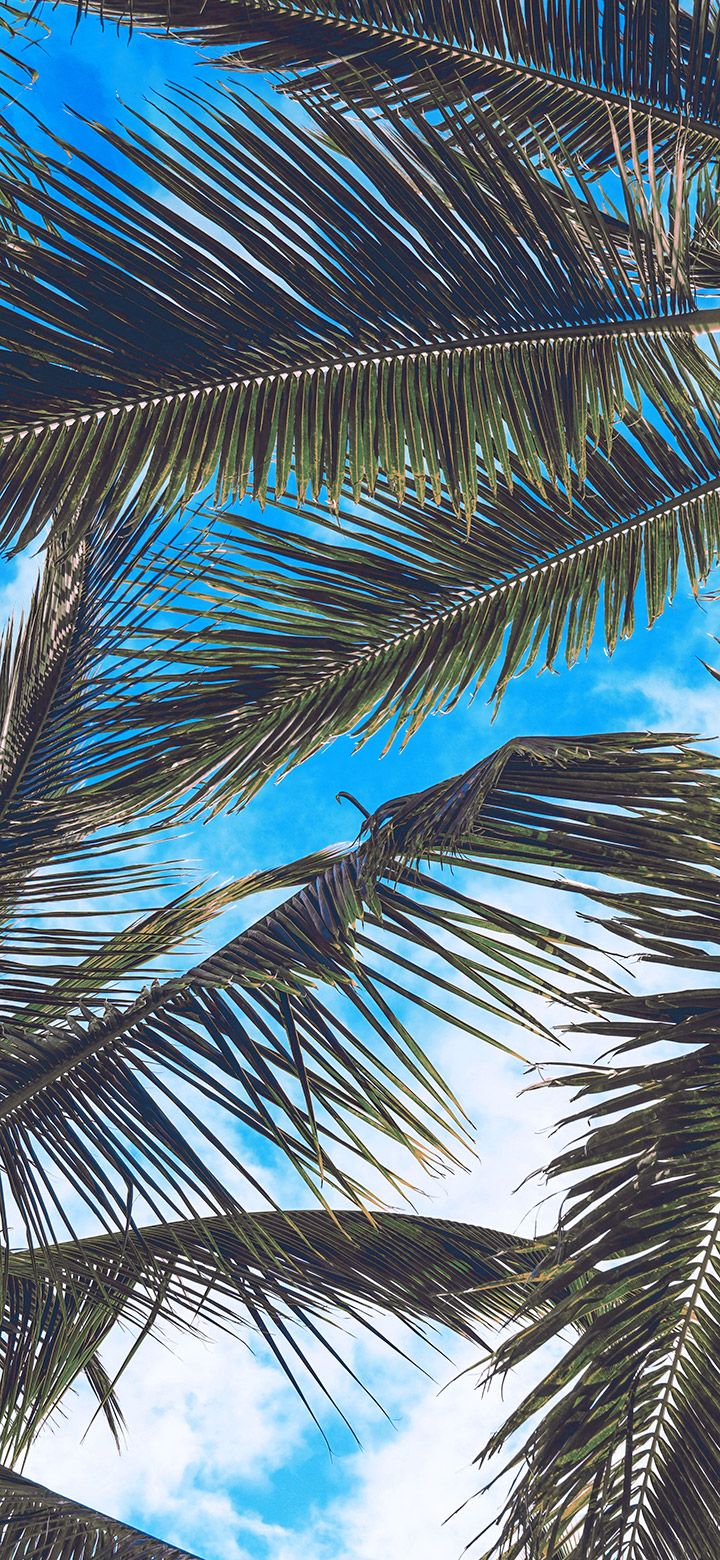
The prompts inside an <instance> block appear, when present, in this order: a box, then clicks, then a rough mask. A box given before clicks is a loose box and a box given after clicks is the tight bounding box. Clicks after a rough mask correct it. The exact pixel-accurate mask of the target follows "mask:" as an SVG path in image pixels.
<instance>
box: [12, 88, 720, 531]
mask: <svg viewBox="0 0 720 1560" xmlns="http://www.w3.org/2000/svg"><path fill="white" fill-rule="evenodd" d="M224 101H225V100H224ZM472 112H475V117H476V121H477V122H476V125H475V131H474V132H473V133H471V130H470V127H469V125H468V124H467V122H466V119H467V116H465V118H464V119H463V122H462V123H461V122H460V121H459V120H457V119H456V125H455V128H456V131H457V137H458V139H459V140H460V141H461V142H462V151H458V150H455V149H453V148H452V147H449V146H448V145H447V143H446V142H445V140H444V139H443V136H442V133H441V131H440V129H439V128H437V127H434V126H432V125H431V124H430V123H428V122H425V121H422V120H421V121H418V122H417V123H414V124H409V123H406V122H405V121H403V120H400V119H395V120H393V121H390V122H388V123H387V124H385V123H384V122H383V123H382V124H378V123H374V124H371V123H370V121H369V120H368V121H360V122H355V121H353V122H350V121H349V120H348V119H347V118H346V117H344V116H342V115H339V114H338V115H335V116H334V117H333V119H332V135H333V140H334V142H335V143H336V148H335V149H334V150H332V151H329V150H327V149H326V148H325V147H324V146H320V145H319V144H318V142H317V141H316V139H315V138H314V137H313V135H312V134H311V133H310V132H309V131H306V130H303V129H301V128H299V127H298V126H297V125H294V124H292V123H291V122H290V121H289V120H286V119H284V118H283V116H282V115H280V114H279V113H276V112H275V111H274V110H272V109H263V110H260V109H259V108H255V107H254V106H252V105H250V104H246V105H245V106H244V108H243V109H241V107H240V105H239V103H237V102H232V103H231V106H227V107H226V106H223V107H221V106H219V105H218V104H214V103H206V104H205V105H204V109H203V112H202V113H201V112H200V109H199V107H198V106H197V105H194V104H193V102H192V100H190V102H189V103H188V102H187V100H185V101H182V100H179V99H177V98H176V99H174V100H172V101H171V103H170V105H169V107H168V110H167V117H166V118H165V120H164V125H163V128H161V129H160V130H157V131H156V132H155V138H154V142H153V141H151V140H150V139H149V136H148V133H147V126H146V124H145V123H144V121H143V120H142V119H137V118H136V119H135V121H134V123H133V126H132V128H131V130H130V132H129V133H128V135H127V136H126V137H125V138H124V139H123V138H120V137H119V136H118V135H116V134H115V133H111V132H110V131H105V132H104V137H105V141H99V143H98V155H99V157H100V158H102V156H103V154H104V147H105V142H108V143H110V144H111V145H112V147H113V148H114V151H115V153H121V154H122V156H123V157H124V158H125V159H126V164H125V165H126V168H127V178H126V179H123V178H121V176H120V175H119V174H117V175H115V174H113V173H106V174H103V172H102V170H101V166H100V163H99V162H98V163H93V162H92V160H91V159H90V158H89V157H88V156H87V155H86V154H83V155H81V154H79V153H77V154H75V156H74V159H73V161H72V162H71V163H70V164H69V165H68V163H67V160H66V159H65V158H63V160H62V161H60V160H54V159H52V158H47V159H46V162H47V171H46V173H45V175H44V179H43V188H42V189H41V188H33V187H28V189H27V190H26V191H24V192H23V191H21V190H20V189H19V188H18V187H17V186H15V185H12V186H11V193H12V195H13V198H17V199H20V197H21V195H22V199H23V203H24V210H25V225H26V230H27V234H28V244H27V253H26V256H25V260H24V263H23V266H22V267H19V268H18V269H17V271H16V272H14V273H13V274H12V276H11V277H10V278H9V279H8V287H7V291H6V293H5V296H4V300H3V306H2V309H1V310H0V338H1V339H2V342H3V343H4V347H5V356H4V359H3V361H2V363H0V369H1V372H0V406H1V407H2V413H1V416H0V421H1V423H2V430H3V431H2V443H1V445H0V536H1V537H2V540H3V544H4V545H8V544H9V543H10V542H12V541H13V540H15V541H24V540H27V538H28V537H29V536H30V535H32V534H33V533H34V532H35V531H36V530H37V529H38V528H39V527H40V526H41V525H42V524H44V523H45V521H46V520H47V519H48V518H50V517H51V516H52V515H56V517H57V518H58V520H59V521H62V522H63V523H67V524H68V525H69V524H71V523H73V522H75V523H76V511H77V509H78V506H79V505H81V506H82V510H83V512H84V513H87V514H90V513H93V512H94V510H95V509H96V507H97V506H98V505H99V503H100V501H101V500H102V503H103V504H104V506H105V508H106V512H107V513H108V515H110V516H111V514H112V513H113V512H116V511H117V510H118V509H119V508H120V507H121V506H122V505H123V504H124V503H125V502H126V500H127V498H128V495H129V494H130V493H131V492H133V493H135V494H136V505H137V509H138V513H139V515H140V516H142V515H144V514H148V513H153V512H154V510H155V509H156V508H157V506H158V505H159V504H161V503H162V504H163V505H165V506H166V508H167V507H169V506H171V505H173V504H174V503H175V502H176V501H183V502H184V501H187V500H188V499H190V498H191V497H192V496H193V494H195V493H197V492H198V491H200V490H201V489H202V488H203V486H204V485H205V484H207V483H208V482H210V481H215V483H216V491H217V495H218V496H219V497H221V498H225V497H227V496H230V495H232V496H238V495H242V494H243V493H244V492H245V491H247V490H251V491H252V492H253V493H254V494H255V495H256V497H259V498H261V499H262V498H264V496H265V495H266V494H267V493H268V492H274V493H275V494H282V493H283V492H284V491H285V490H286V489H287V488H288V484H289V483H290V481H291V474H292V480H293V484H294V486H295V488H296V490H297V492H298V494H299V495H300V497H302V496H304V495H305V493H306V491H307V490H308V489H309V490H310V491H311V492H312V494H313V495H314V496H316V497H318V496H320V495H321V494H322V495H323V496H324V497H327V499H328V500H329V501H330V502H331V503H334V502H336V501H337V498H338V497H339V494H340V491H341V489H342V485H343V482H344V480H345V479H346V477H347V479H348V480H349V482H350V486H351V489H352V491H353V493H354V494H355V495H356V496H357V495H359V493H360V492H361V491H362V490H363V489H365V490H369V491H372V489H373V488H374V486H375V482H376V480H377V474H378V471H382V472H384V473H385V475H386V476H387V478H388V480H389V482H390V484H391V486H392V488H393V490H394V491H395V492H396V493H397V494H398V496H399V497H402V496H403V494H404V492H405V484H406V477H405V471H406V464H407V463H408V462H409V466H410V469H411V471H412V473H413V481H414V484H415V488H416V491H417V492H418V494H419V495H420V496H421V497H422V495H423V494H424V492H425V489H426V486H429V488H430V490H431V492H433V494H434V495H435V496H436V497H439V494H440V489H441V478H442V477H444V478H445V481H446V483H447V486H448V490H449V492H450V495H451V498H452V501H453V503H454V504H455V505H456V506H458V507H463V508H465V510H466V512H467V514H468V516H471V515H472V513H473V511H474V508H475V504H476V498H477V491H478V487H477V460H478V452H479V453H480V456H481V458H482V459H483V460H484V462H485V464H486V469H487V473H488V477H489V480H490V481H491V483H492V481H493V480H494V477H495V474H496V466H499V468H500V469H501V470H503V471H504V472H505V473H506V475H508V476H509V474H510V459H511V456H510V451H511V449H512V450H513V451H514V453H515V455H516V457H517V460H518V462H519V465H520V467H521V469H522V471H523V472H524V473H525V475H526V476H527V477H528V479H529V480H530V481H531V482H533V483H534V484H535V485H540V486H544V485H545V483H546V480H547V479H548V475H549V476H550V477H551V478H556V477H559V478H561V479H562V480H563V481H564V482H565V483H572V482H573V481H574V480H576V478H575V475H574V471H575V468H576V470H577V476H578V477H579V479H580V480H582V475H583V471H584V464H585V458H586V439H587V435H588V433H590V434H591V435H592V437H593V439H596V440H597V439H600V438H602V440H603V441H604V442H606V443H609V441H610V439H611V436H612V430H613V425H614V423H615V421H616V419H617V417H618V416H619V415H620V414H621V413H622V412H623V410H624V409H625V408H626V406H627V404H628V398H630V401H633V399H634V398H636V397H638V396H640V395H641V394H642V395H643V396H645V397H648V398H649V399H650V401H651V402H652V404H653V405H655V406H659V407H661V408H662V407H664V406H670V407H684V408H685V411H686V413H687V415H688V416H690V415H691V408H692V406H693V405H694V404H695V403H696V402H697V403H699V404H702V401H703V398H704V397H705V396H706V395H707V396H709V397H710V398H711V399H714V398H715V397H716V395H717V376H716V373H715V369H714V366H713V362H714V360H711V359H710V358H709V357H708V356H706V355H705V354H704V353H703V352H702V351H701V349H700V347H699V346H698V344H697V342H696V341H695V337H696V336H697V335H698V333H702V332H703V331H707V330H714V329H715V328H716V325H717V321H718V318H719V317H720V316H718V312H717V310H716V309H714V307H712V306H711V307H709V308H708V309H701V310H698V309H697V308H696V307H695V303H696V300H695V298H694V295H693V293H692V290H691V288H690V285H689V281H688V277H687V268H686V264H685V252H686V248H687V245H688V242H689V234H690V208H689V206H688V204H687V198H688V197H687V192H686V191H685V188H684V181H683V175H682V163H681V161H679V162H678V165H677V168H676V170H675V174H674V176H673V178H672V180H671V181H670V183H669V184H668V185H667V187H666V188H665V189H664V193H663V192H662V191H661V189H660V186H659V185H658V183H657V181H656V182H655V184H654V185H653V186H652V188H651V187H650V186H648V188H647V189H646V190H642V189H641V187H640V186H638V185H637V184H633V183H632V182H631V181H630V180H626V183H625V190H626V198H627V202H628V225H627V235H629V237H626V239H625V240H623V242H622V243H616V242H615V240H614V237H613V228H612V225H611V224H608V223H607V222H606V221H605V219H604V216H603V213H602V211H601V210H600V209H599V208H595V206H594V204H593V199H592V195H591V193H590V191H589V190H586V192H585V199H584V200H580V198H579V197H578V195H577V194H576V193H575V192H574V190H573V188H572V187H571V185H570V184H569V183H568V182H567V180H566V178H565V176H564V175H563V174H561V173H560V172H558V174H557V179H556V180H555V182H553V181H551V180H550V179H548V178H541V177H540V176H539V174H538V173H537V171H536V170H535V169H534V168H533V166H532V165H531V163H530V161H529V160H528V159H527V158H526V157H525V156H524V154H523V153H522V152H521V151H520V149H519V148H518V147H517V145H516V144H515V143H512V142H511V141H510V140H509V139H508V138H507V136H506V135H504V134H502V133H500V132H499V131H498V130H497V129H496V128H495V127H494V126H493V125H492V124H491V123H490V121H489V119H487V118H486V117H484V116H483V115H482V114H480V112H479V111H477V112H476V111H472ZM322 123H323V124H326V123H327V121H326V118H325V116H323V117H322ZM478 136H479V137H480V140H481V143H482V144H480V143H479V141H478ZM350 164H352V165H353V166H352V167H351V166H350ZM146 178H150V179H152V180H153V181H155V182H156V183H157V185H158V186H159V192H160V193H159V194H158V193H153V194H145V193H144V192H143V190H142V188H141V187H139V182H138V181H139V180H140V179H143V180H144V179H146ZM133 181H134V182H133ZM50 219H51V220H52V225H53V226H52V232H51V233H48V232H46V231H45V226H44V224H45V222H46V220H50ZM30 238H32V239H33V240H36V241H35V242H33V243H30V241H29V240H30ZM627 243H630V246H631V248H632V251H633V253H632V257H631V259H628V258H627ZM478 257H481V263H480V264H478ZM711 303H712V300H711ZM3 376H4V377H3ZM10 383H12V395H10ZM139 474H142V481H141V485H140V491H139V493H138V492H137V486H138V480H137V479H138V476H139Z"/></svg>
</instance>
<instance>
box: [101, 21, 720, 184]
mask: <svg viewBox="0 0 720 1560" xmlns="http://www.w3.org/2000/svg"><path fill="white" fill-rule="evenodd" d="M72 4H73V5H76V0H72ZM79 8H80V10H81V11H85V12H93V11H100V10H102V13H103V15H104V16H106V17H112V19H113V20H114V21H120V22H127V23H129V24H130V25H132V26H135V27H138V28H142V29H144V30H147V31H150V32H153V33H156V34H161V33H163V32H165V33H169V34H170V35H171V36H172V37H174V38H179V39H181V40H184V41H186V42H188V43H192V44H196V45H200V46H202V47H204V48H208V49H218V48H222V49H225V50H231V51H232V52H231V53H230V54H229V55H228V54H226V55H225V57H224V58H222V59H221V60H220V61H215V62H214V63H216V64H218V63H219V64H220V65H221V66H222V67H223V68H224V69H226V70H228V69H233V68H235V69H243V68H245V69H250V70H262V71H273V72H280V73H282V74H283V75H285V76H287V75H288V73H289V74H290V76H291V81H290V83H289V90H293V91H297V92H299V93H302V94H305V95H307V94H309V93H317V94H319V95H323V96H327V95H338V96H339V97H340V98H341V99H342V98H343V97H345V98H347V100H348V101H350V102H351V103H353V104H357V102H358V101H362V100H363V98H364V99H365V100H367V98H368V95H369V94H368V90H367V89H368V84H369V85H370V90H371V92H373V91H377V89H378V85H380V87H381V88H382V86H383V85H384V84H387V83H391V84H392V85H391V86H390V87H388V86H387V85H386V86H385V93H386V97H387V99H389V101H391V102H392V101H398V99H400V100H404V101H411V102H414V103H418V102H419V103H421V104H425V103H426V102H428V101H429V105H430V106H432V105H433V102H434V94H435V91H436V85H435V84H436V83H438V82H439V83H441V84H442V85H443V86H444V87H445V90H446V91H447V93H448V96H449V99H450V100H451V101H458V100H459V99H460V100H462V99H466V98H467V99H471V98H475V99H476V100H479V101H480V102H482V103H483V104H487V105H489V106H491V107H493V108H495V109H496V110H497V111H498V112H499V113H500V114H501V115H502V117H503V118H504V119H505V120H506V121H507V123H508V124H510V125H511V126H512V129H513V130H514V132H515V134H516V135H518V136H519V137H520V138H524V137H526V136H528V135H529V134H531V133H532V130H533V128H535V127H537V126H538V125H542V126H543V131H544V132H545V131H546V128H547V125H548V124H552V125H553V126H555V128H556V130H557V131H558V132H559V134H560V135H561V136H562V138H563V139H564V141H565V142H566V144H567V145H568V147H569V148H571V149H572V150H573V153H574V154H575V155H576V156H579V157H581V158H583V159H584V160H586V161H587V162H588V163H590V164H591V165H592V166H594V167H596V168H597V167H598V166H600V167H602V166H603V165H607V163H608V162H611V161H612V158H613V143H612V137H611V134H610V131H609V128H608V117H609V116H608V110H616V111H617V110H620V114H621V116H622V117H623V118H624V119H625V121H627V110H628V107H632V110H633V114H634V116H635V119H636V124H637V127H638V131H639V134H640V135H641V136H642V137H646V135H647V129H648V125H649V124H650V123H652V126H653V132H654V134H655V136H656V137H657V138H658V142H659V143H660V144H662V143H668V144H672V143H673V142H674V139H675V137H676V135H677V133H678V131H679V130H682V131H683V132H685V133H686V134H687V136H688V144H689V150H690V152H691V155H694V156H697V157H698V158H700V159H708V158H715V157H717V155H718V147H719V146H720V99H719V98H718V88H717V64H718V59H719V58H720V37H719V35H718V28H717V19H716V14H715V10H714V8H713V7H712V5H710V4H709V3H707V0H703V3H701V4H699V5H697V6H695V7H694V9H693V13H692V16H689V15H688V14H687V12H686V11H685V10H683V9H682V7H681V5H680V4H679V3H678V0H651V3H649V4H647V3H643V0H611V3H610V4H606V5H603V6H602V7H600V6H598V5H597V4H595V3H594V0H579V3H577V4H574V5H570V4H568V3H562V4H560V5H556V4H549V3H548V0H522V3H520V4H514V5H509V4H506V3H504V0H503V3H501V4H498V3H497V0H480V3H471V0H445V3H444V4H443V5H442V6H438V5H435V4H434V3H432V0H413V3H412V4H410V5H406V6H402V7H399V6H398V5H396V4H395V3H394V0H205V3H202V4H201V3H199V0H132V4H131V3H130V0H80V7H79ZM430 73H432V77H433V86H432V88H431V90H430V94H429V99H427V98H426V96H425V93H426V86H427V77H428V75H429V74H430ZM293 78H294V79H293Z"/></svg>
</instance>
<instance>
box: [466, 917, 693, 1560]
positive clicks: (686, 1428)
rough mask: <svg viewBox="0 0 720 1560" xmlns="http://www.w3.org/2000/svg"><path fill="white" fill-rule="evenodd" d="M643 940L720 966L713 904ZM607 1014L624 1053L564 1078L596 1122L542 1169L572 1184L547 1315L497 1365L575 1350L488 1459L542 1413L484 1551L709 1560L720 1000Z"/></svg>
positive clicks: (510, 1558) (547, 1281) (646, 1002)
mask: <svg viewBox="0 0 720 1560" xmlns="http://www.w3.org/2000/svg"><path fill="white" fill-rule="evenodd" d="M646 930H647V941H648V948H649V949H651V950H652V949H654V948H656V947H657V948H658V949H659V951H660V953H661V955H662V956H663V957H664V958H666V959H667V960H668V962H672V963H673V964H674V965H675V966H676V967H677V965H678V964H679V962H680V955H681V950H682V947H683V944H684V946H685V947H686V949H687V954H688V962H689V963H690V964H693V963H695V964H697V965H698V966H699V967H700V968H701V969H702V970H703V971H704V972H707V973H708V974H710V975H712V974H713V973H714V972H716V971H717V969H718V963H719V960H718V951H717V950H718V945H719V941H720V939H719V937H718V931H719V927H718V917H717V908H716V904H715V897H714V896H712V897H711V896H708V898H707V901H706V903H705V904H704V905H702V904H699V905H698V906H697V908H696V910H695V913H694V915H692V916H688V917H687V919H686V920H685V921H684V922H680V923H679V924H678V925H676V926H673V925H672V923H670V924H668V923H665V924H663V921H662V918H661V917H660V916H658V917H657V918H656V919H653V918H651V919H650V923H649V926H648V927H647V929H646ZM603 1005H604V1008H605V1012H606V1015H607V1018H606V1023H605V1025H604V1027H603V1028H602V1030H601V1031H600V1034H601V1039H602V1041H603V1046H604V1047H605V1046H606V1045H607V1043H608V1042H609V1043H610V1044H611V1045H613V1046H615V1047H619V1051H620V1055H615V1056H611V1059H610V1063H608V1061H607V1060H605V1062H604V1063H603V1064H601V1065H600V1066H598V1067H596V1068H593V1069H586V1070H584V1071H580V1070H577V1071H576V1072H575V1073H573V1074H572V1075H571V1076H570V1077H569V1078H568V1079H567V1085H568V1087H570V1088H573V1089H575V1090H576V1091H578V1093H579V1095H580V1098H581V1100H582V1107H581V1113H580V1114H579V1116H578V1118H574V1119H578V1120H582V1121H583V1122H586V1121H587V1129H586V1130H583V1131H582V1132H581V1136H580V1139H579V1141H577V1142H576V1143H575V1144H573V1146H572V1147H571V1148H570V1149H569V1150H568V1151H566V1152H565V1153H564V1154H561V1155H560V1156H559V1157H558V1158H557V1159H556V1160H555V1161H554V1162H553V1164H552V1166H551V1168H550V1176H551V1178H552V1179H556V1178H558V1177H561V1178H562V1179H563V1182H565V1184H567V1182H566V1178H567V1177H568V1176H569V1177H570V1184H569V1187H568V1189H567V1190H566V1194H565V1197H564V1201H563V1205H562V1215H561V1224H560V1230H559V1237H558V1242H557V1247H556V1250H555V1253H554V1257H555V1260H554V1263H553V1262H552V1260H551V1262H549V1263H548V1264H547V1266H546V1267H545V1270H544V1273H543V1270H542V1269H541V1272H540V1282H539V1286H538V1289H537V1291H536V1293H535V1298H536V1299H537V1298H541V1299H542V1300H543V1301H544V1302H545V1304H546V1306H547V1312H546V1314H545V1317H544V1319H543V1320H541V1321H539V1322H533V1323H531V1324H530V1325H529V1326H528V1327H526V1328H524V1329H523V1330H522V1331H521V1332H520V1333H519V1334H518V1335H517V1336H516V1337H515V1338H514V1339H512V1340H511V1341H510V1342H509V1343H507V1344H506V1345H504V1346H503V1348H502V1349H501V1351H500V1356H499V1361H498V1365H499V1368H502V1369H505V1368H506V1367H507V1366H509V1365H512V1364H516V1363H519V1362H520V1361H523V1360H527V1358H528V1356H529V1355H531V1354H532V1353H533V1351H534V1350H535V1349H536V1348H538V1347H540V1346H541V1345H542V1344H544V1343H546V1342H547V1340H548V1339H549V1338H553V1339H556V1340H557V1339H559V1338H560V1337H562V1338H563V1341H564V1344H565V1348H564V1352H563V1353H562V1355H561V1358H560V1360H559V1362H558V1363H557V1365H555V1366H554V1368H553V1369H552V1370H551V1371H550V1372H549V1373H548V1374H547V1375H546V1377H545V1378H544V1380H543V1381H542V1382H541V1383H540V1385H539V1386H538V1387H537V1388H536V1389H535V1390H534V1391H533V1392H531V1393H530V1394H529V1396H528V1397H527V1398H526V1400H525V1401H524V1403H523V1404H522V1406H521V1407H520V1409H519V1410H518V1411H517V1412H516V1413H515V1414H514V1415H513V1416H512V1417H511V1419H510V1420H509V1421H508V1422H507V1423H506V1424H505V1426H504V1427H503V1430H502V1431H501V1432H500V1433H499V1434H498V1435H497V1436H495V1437H494V1438H493V1441H492V1443H491V1447H490V1448H489V1449H490V1450H497V1449H499V1447H500V1446H501V1445H503V1444H504V1441H505V1439H506V1437H507V1436H509V1435H511V1434H513V1433H514V1432H516V1431H517V1430H518V1429H519V1428H520V1427H521V1426H522V1425H524V1424H525V1423H526V1421H527V1419H528V1417H529V1416H531V1415H536V1414H538V1412H539V1415H540V1417H539V1419H538V1420H536V1422H535V1423H534V1425H533V1428H532V1430H531V1431H530V1434H529V1437H528V1440H527V1442H526V1445H525V1449H524V1450H525V1452H526V1453H527V1455H528V1462H527V1466H526V1467H525V1468H524V1469H523V1468H522V1467H521V1470H520V1475H519V1477H518V1479H517V1482H516V1485H515V1488H514V1490H513V1493H512V1495H511V1498H510V1500H509V1502H508V1505H507V1507H506V1510H505V1512H504V1513H503V1526H502V1532H501V1535H500V1537H499V1539H498V1541H497V1546H496V1547H494V1548H493V1550H492V1551H491V1552H492V1553H493V1554H497V1555H498V1556H500V1555H502V1557H503V1560H521V1557H522V1560H525V1557H526V1555H527V1554H528V1552H532V1550H531V1548H530V1550H529V1548H528V1546H529V1545H530V1546H531V1544H532V1540H533V1531H535V1532H539V1531H540V1530H542V1531H543V1532H544V1533H545V1534H546V1535H549V1536H550V1539H552V1537H553V1535H554V1537H555V1538H557V1537H558V1535H559V1534H560V1533H562V1532H567V1530H568V1529H570V1530H571V1532H572V1533H573V1535H574V1538H575V1545H576V1552H577V1553H578V1554H581V1555H582V1556H583V1560H607V1556H608V1555H621V1556H622V1557H623V1560H678V1557H679V1556H682V1557H683V1560H705V1557H706V1556H708V1555H710V1554H712V1553H713V1551H714V1548H715V1545H716V1541H717V1533H718V1529H719V1527H720V1497H719V1493H718V1492H719V1491H720V1440H719V1439H718V1419H717V1390H718V1358H719V1357H720V1304H719V1298H718V1297H719V1296H720V1213H719V1209H718V1184H719V1179H720V1161H719V1158H718V1154H719V1149H718V1134H717V1117H718V1109H719V1108H720V1093H719V1090H720V1071H719V1069H718V1059H717V1026H718V1019H719V1018H720V991H718V990H717V988H716V987H709V988H701V989H695V990H689V991H675V992H669V993H666V994H663V995H657V996H655V995H653V996H639V997H636V998H632V997H623V998H617V999H615V1000H611V1001H610V1002H608V1003H604V1004H603ZM628 1051H632V1052H635V1053H637V1054H636V1059H635V1060H632V1061H631V1060H628V1059H627V1058H626V1056H625V1054H624V1053H625V1052H628ZM569 1285H572V1286H573V1287H572V1290H571V1292H568V1286H569ZM573 1332H575V1338H574V1340H573ZM568 1340H570V1341H568ZM521 1455H522V1454H518V1458H519V1457H520V1456H521ZM516 1460H517V1459H516Z"/></svg>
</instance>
